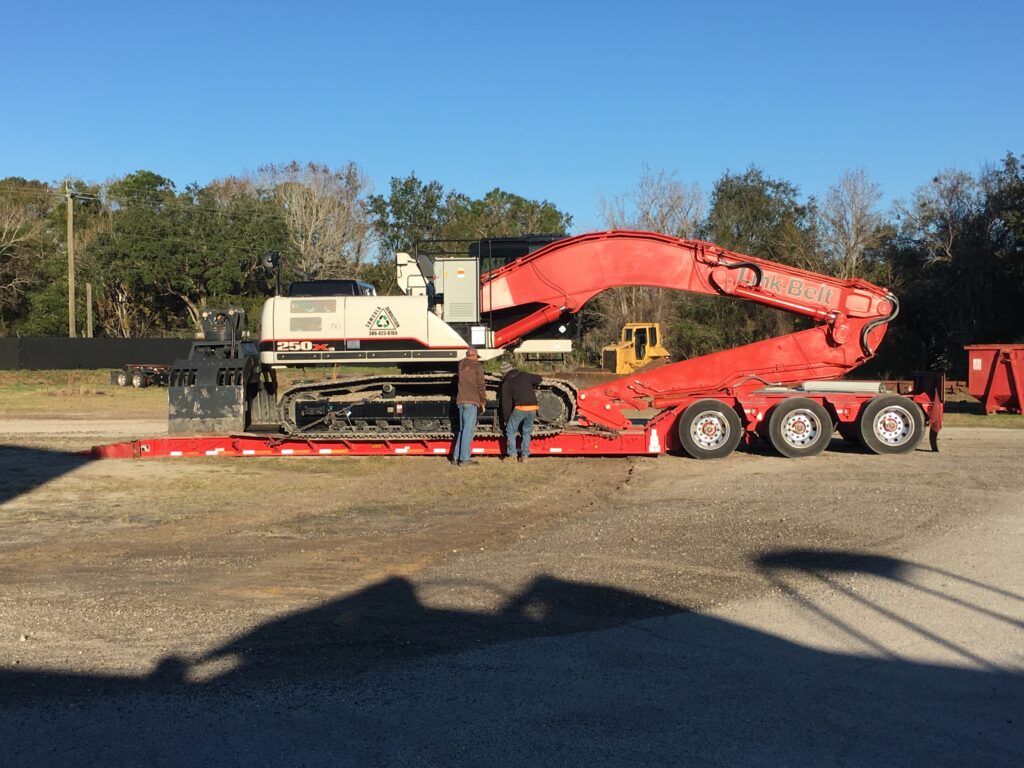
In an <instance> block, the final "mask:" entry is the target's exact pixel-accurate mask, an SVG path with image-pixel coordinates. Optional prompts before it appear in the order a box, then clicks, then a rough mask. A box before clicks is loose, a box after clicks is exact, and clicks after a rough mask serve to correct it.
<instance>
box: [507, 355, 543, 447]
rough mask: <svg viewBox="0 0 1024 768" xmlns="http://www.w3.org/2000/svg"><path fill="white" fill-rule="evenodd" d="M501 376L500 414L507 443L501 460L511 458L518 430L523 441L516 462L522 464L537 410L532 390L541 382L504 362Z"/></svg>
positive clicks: (535, 375)
mask: <svg viewBox="0 0 1024 768" xmlns="http://www.w3.org/2000/svg"><path fill="white" fill-rule="evenodd" d="M501 376H502V378H501V414H502V416H503V417H504V418H505V440H506V443H507V447H506V449H505V458H507V459H511V458H513V457H515V455H516V436H517V435H518V434H519V431H520V428H521V429H522V434H523V440H522V444H521V445H520V447H519V462H520V463H522V462H524V461H526V460H527V459H528V458H530V434H531V433H532V432H533V422H534V419H536V418H537V411H539V410H540V406H539V405H538V404H537V393H536V392H535V391H534V387H536V386H538V385H539V384H540V383H541V382H542V381H544V379H543V378H542V377H540V376H538V375H537V374H535V373H527V372H526V371H520V370H517V369H515V368H513V367H512V366H511V365H510V364H508V363H502V364H501Z"/></svg>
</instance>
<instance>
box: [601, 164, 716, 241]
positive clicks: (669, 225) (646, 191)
mask: <svg viewBox="0 0 1024 768" xmlns="http://www.w3.org/2000/svg"><path fill="white" fill-rule="evenodd" d="M601 210H602V214H603V216H604V222H605V225H606V226H607V227H608V228H609V229H635V230H639V231H643V232H660V233H662V234H664V235H672V236H673V237H694V236H695V235H696V233H697V229H698V227H699V226H700V222H701V219H702V218H703V217H704V195H703V193H702V192H701V189H700V186H699V185H698V184H697V183H693V184H689V185H687V184H683V183H682V182H681V181H678V180H677V179H676V175H675V173H668V172H666V171H664V170H659V171H654V170H652V169H651V167H650V166H648V165H646V164H645V165H644V168H643V173H642V174H641V176H640V180H639V181H638V182H637V185H636V187H634V188H633V189H632V190H630V191H629V192H627V193H625V194H622V195H617V196H615V197H613V198H611V199H610V200H609V199H607V198H604V197H602V198H601Z"/></svg>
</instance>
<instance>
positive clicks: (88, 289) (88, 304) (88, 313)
mask: <svg viewBox="0 0 1024 768" xmlns="http://www.w3.org/2000/svg"><path fill="white" fill-rule="evenodd" d="M85 338H87V339H91V338H92V283H86V284H85Z"/></svg>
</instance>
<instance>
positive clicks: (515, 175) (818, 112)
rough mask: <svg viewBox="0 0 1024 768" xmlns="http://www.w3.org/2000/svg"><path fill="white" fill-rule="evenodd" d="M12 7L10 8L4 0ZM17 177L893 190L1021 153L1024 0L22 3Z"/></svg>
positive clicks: (13, 53)
mask: <svg viewBox="0 0 1024 768" xmlns="http://www.w3.org/2000/svg"><path fill="white" fill-rule="evenodd" d="M12 6H13V7H12ZM0 18H2V19H3V21H4V24H3V26H4V27H5V35H4V46H3V52H2V54H0V55H2V56H3V58H4V59H5V60H6V61H5V64H4V68H3V72H4V74H3V76H2V82H3V85H4V87H3V89H2V91H3V92H4V99H5V103H6V107H7V108H6V109H5V112H6V114H5V116H4V118H3V119H2V120H0V177H3V176H12V175H13V176H24V177H27V178H39V179H43V180H47V181H51V180H57V179H62V178H63V177H65V176H66V175H69V174H70V175H74V176H78V177H82V178H86V179H88V180H91V181H103V180H106V179H108V178H111V177H114V176H119V175H123V174H124V173H128V172H131V171H134V170H138V169H143V168H144V169H148V170H153V171H156V172H157V173H160V174H163V175H164V176H167V177H169V178H171V179H172V180H174V182H175V183H176V184H177V185H178V186H179V188H181V187H183V186H184V185H185V184H187V183H189V182H192V181H198V182H200V183H207V182H209V181H210V180H212V179H215V178H219V177H223V176H228V175H234V174H240V173H243V172H245V171H250V170H255V169H256V168H257V167H258V166H260V165H262V164H264V163H269V162H287V161H289V160H292V159H296V160H300V161H307V160H313V161H317V162H322V163H327V164H329V165H341V164H343V163H346V162H347V161H349V160H354V161H355V162H356V163H358V164H359V165H360V166H361V167H362V168H363V169H364V170H365V171H366V173H367V174H368V175H369V176H370V178H371V179H372V180H373V182H374V185H375V187H376V189H377V190H378V191H380V190H383V189H386V187H387V184H388V180H389V178H390V177H391V176H404V175H406V174H408V173H409V172H411V171H415V172H416V173H417V175H418V176H419V177H420V178H421V179H437V180H438V181H440V182H442V183H443V184H444V185H445V186H446V187H448V188H454V189H457V190H459V191H461V192H465V193H467V194H470V195H473V196H479V195H482V194H484V193H485V192H486V191H487V190H489V189H491V188H493V187H496V186H500V187H502V188H503V189H506V190H509V191H511V192H515V193H518V194H521V195H524V196H527V197H532V198H543V199H548V200H551V201H552V202H554V203H555V204H557V205H558V206H559V207H560V208H562V209H564V210H568V211H569V212H571V213H572V214H573V215H574V217H575V220H576V226H575V229H576V231H585V230H589V229H595V228H599V227H600V225H601V220H600V212H599V211H600V206H599V197H600V196H601V195H605V196H613V195H615V194H618V193H621V192H624V191H626V190H628V189H629V188H630V187H631V186H633V185H634V184H635V182H636V180H637V179H638V177H639V176H640V174H641V172H642V169H643V166H644V164H645V163H646V164H647V165H649V166H650V167H652V168H654V169H664V170H667V171H670V172H675V173H676V174H677V178H679V179H680V180H682V181H686V182H690V181H696V182H699V183H700V184H701V186H702V187H703V188H704V190H705V192H709V191H710V189H711V186H712V184H713V183H714V181H715V179H717V178H718V177H719V176H721V174H722V173H723V172H725V171H727V170H732V171H742V170H744V169H745V168H746V167H747V166H748V165H750V164H755V165H757V166H759V167H761V168H762V169H764V171H765V172H766V173H767V174H769V175H770V176H773V177H775V178H783V179H786V180H789V181H791V182H793V183H795V184H796V185H798V186H799V187H800V189H801V191H802V192H803V193H804V194H814V195H821V194H823V193H824V191H825V190H826V189H827V188H828V186H829V185H830V184H832V183H834V182H835V180H836V179H837V178H838V176H839V174H840V173H841V172H842V171H843V170H845V169H850V168H857V167H863V168H864V169H865V170H866V171H867V172H868V174H869V176H871V178H873V179H874V180H875V181H876V182H878V183H879V184H880V185H881V187H882V189H883V192H884V195H885V200H886V201H887V202H889V201H891V200H893V199H895V198H900V197H903V198H906V197H908V196H909V195H910V194H911V193H912V192H913V190H914V188H915V187H917V186H918V185H920V184H922V183H924V182H926V181H928V180H929V179H931V177H932V176H934V175H935V173H936V172H938V171H940V170H942V169H944V168H949V167H958V168H962V169H964V170H967V171H970V172H972V173H977V172H978V171H979V170H980V169H981V167H982V166H983V165H984V164H986V163H992V162H997V161H999V160H1000V159H1001V158H1002V157H1003V155H1004V154H1005V153H1006V152H1007V151H1014V152H1016V153H1020V152H1024V131H1022V128H1024V99H1022V98H1021V92H1022V90H1024V89H1022V86H1024V45H1022V44H1021V30H1022V28H1024V4H1022V3H1019V2H985V1H982V2H974V3H963V2H945V1H943V0H939V1H938V2H929V3H923V2H899V0H890V2H887V3H877V2H870V1H869V2H856V3H854V2H848V3H829V2H821V1H820V0H819V2H793V3H785V2H776V3H771V2H733V3H720V2H707V1H705V2H701V3H688V2H647V3H645V2H634V3H625V2H617V3H612V2H600V1H593V2H577V1H573V2H562V3H559V2H556V1H555V0H549V2H533V0H519V1H517V2H506V3H486V2H479V1H478V2H475V3H462V2H444V1H443V0H442V1H440V2H438V1H434V2H418V3H411V2H410V3H407V2H404V1H397V0H392V1H390V2H381V3H372V2H359V3H349V2H334V3H328V2H322V3H317V2H291V3H285V2H275V3H265V2H247V3H234V2H231V3H228V2H222V3H217V2H212V1H211V2H208V3H194V2H175V3H146V2H140V1H139V0H135V2H131V3H121V2H106V3H97V4H83V3H67V2H63V1H60V2H48V3H29V2H27V1H25V0H21V1H18V0H14V1H13V2H12V3H8V4H7V5H6V7H5V8H4V10H3V11H2V13H0Z"/></svg>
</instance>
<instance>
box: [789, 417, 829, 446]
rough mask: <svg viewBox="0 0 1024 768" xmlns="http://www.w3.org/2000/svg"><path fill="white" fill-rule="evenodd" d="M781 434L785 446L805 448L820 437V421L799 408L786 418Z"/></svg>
mask: <svg viewBox="0 0 1024 768" xmlns="http://www.w3.org/2000/svg"><path fill="white" fill-rule="evenodd" d="M781 432H782V439H783V440H784V441H785V442H786V444H787V445H791V446H793V447H794V448H806V447H808V446H810V445H814V444H815V443H816V442H817V441H818V439H819V438H820V437H821V421H820V420H819V419H818V417H817V416H815V415H814V413H812V412H811V411H809V410H807V409H804V408H799V409H797V410H795V411H793V412H792V413H790V414H788V415H787V416H786V420H785V421H784V422H783V423H782V430H781Z"/></svg>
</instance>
